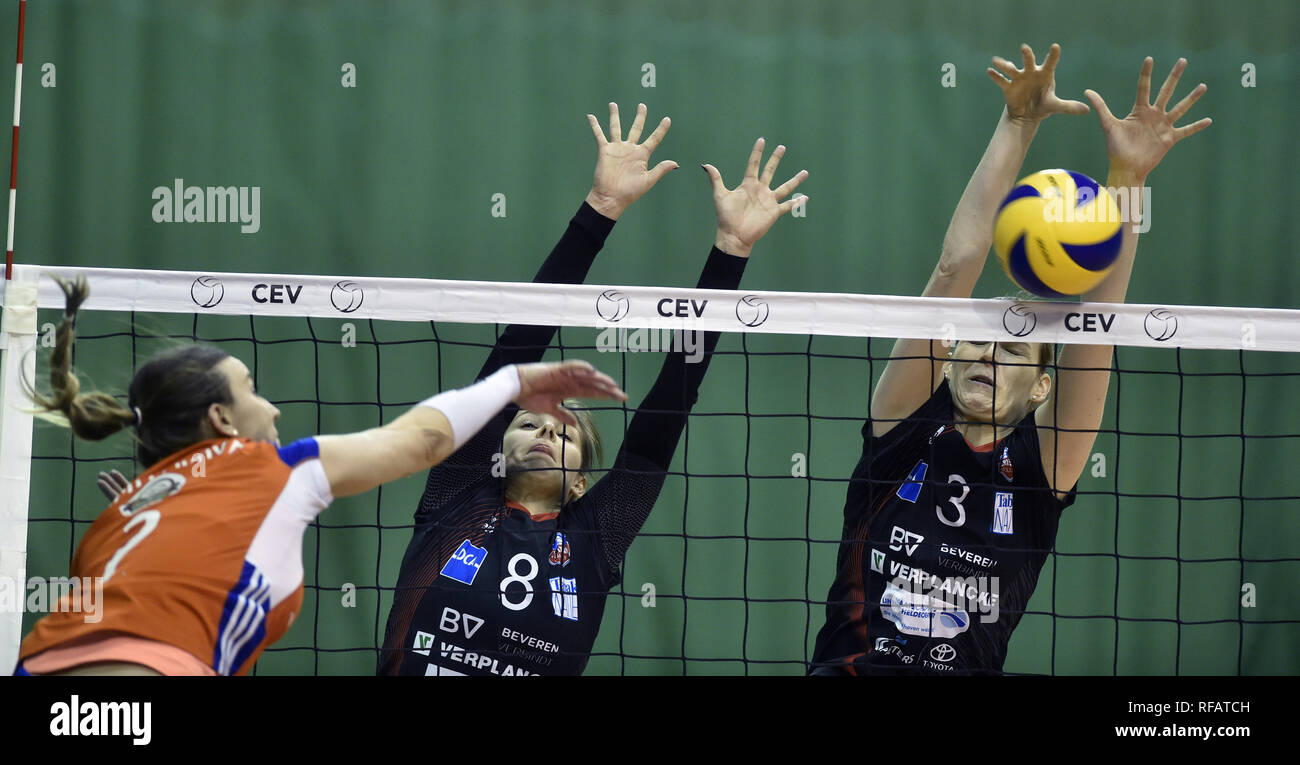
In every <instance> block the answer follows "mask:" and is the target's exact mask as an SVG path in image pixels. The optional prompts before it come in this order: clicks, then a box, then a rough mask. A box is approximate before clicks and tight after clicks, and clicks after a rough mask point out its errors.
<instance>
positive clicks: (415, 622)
mask: <svg viewBox="0 0 1300 765" xmlns="http://www.w3.org/2000/svg"><path fill="white" fill-rule="evenodd" d="M588 119H589V121H590V122H591V127H592V131H593V133H594V134H595V137H596V144H597V151H598V158H597V163H596V174H595V179H594V183H593V186H592V190H591V193H590V194H589V195H588V196H587V200H586V202H584V203H583V205H582V207H581V209H579V211H578V213H577V215H575V216H574V218H573V220H572V221H571V222H570V223H569V228H568V230H567V231H566V232H565V234H564V236H563V237H562V238H561V239H560V242H559V244H557V245H556V247H555V249H554V250H552V252H551V254H550V256H548V257H547V259H546V262H545V263H543V264H542V267H541V270H540V271H538V273H537V276H536V277H535V278H534V281H536V282H551V283H568V284H577V283H581V282H582V281H583V280H584V279H585V278H586V275H587V270H588V269H589V268H590V266H591V264H592V261H593V260H594V259H595V256H596V253H597V252H598V251H599V250H600V248H601V246H602V245H603V243H604V241H605V237H606V236H607V235H608V234H609V232H610V230H611V229H612V227H613V225H614V221H615V220H617V219H618V217H619V216H620V215H621V214H622V213H623V211H624V210H626V209H627V207H628V206H629V205H630V204H632V202H633V201H635V200H636V199H637V198H638V197H639V196H641V194H643V193H645V192H646V191H648V190H649V189H650V188H651V187H652V186H654V184H655V183H656V182H657V181H658V180H659V178H660V177H662V176H663V175H664V174H665V173H666V172H667V171H668V170H670V169H672V167H675V166H676V165H675V163H671V162H661V163H660V164H659V165H658V166H657V167H656V168H655V169H654V170H651V171H647V169H646V168H647V161H648V159H649V157H650V154H651V152H653V151H654V149H655V147H656V146H657V145H658V144H659V141H660V140H661V139H662V138H663V135H664V133H666V132H667V130H668V127H669V121H668V119H667V118H665V119H664V120H663V121H662V122H661V123H660V124H659V126H658V128H657V129H656V130H655V131H654V132H653V133H652V134H651V135H650V137H649V138H648V139H647V140H646V141H645V143H642V144H638V143H637V141H638V140H639V139H640V136H641V130H642V126H643V123H644V121H645V106H644V105H641V106H639V107H638V109H637V116H636V119H635V121H634V122H633V123H632V126H631V130H630V131H629V133H628V136H627V139H626V140H623V138H622V129H621V127H620V125H619V118H618V107H617V106H616V105H614V104H610V125H609V130H610V135H609V138H608V139H606V137H605V135H604V133H603V132H602V130H601V127H600V124H599V122H598V121H597V120H596V118H595V117H593V116H591V115H588ZM784 151H785V149H784V147H782V146H778V147H777V148H776V150H775V152H773V154H772V156H771V158H770V159H769V160H768V162H767V164H766V165H765V166H764V167H763V169H762V173H761V174H760V172H759V163H760V160H761V158H762V152H763V139H761V138H760V139H759V140H758V141H757V142H756V143H755V144H754V148H753V151H752V152H751V154H750V157H749V166H748V169H747V171H746V173H745V177H744V180H743V181H742V182H741V184H740V186H738V187H737V188H736V189H735V190H732V191H728V190H727V189H726V188H725V186H724V185H723V183H722V178H721V176H720V175H719V173H718V171H717V170H716V169H715V168H713V167H712V166H711V165H705V166H704V169H705V172H707V173H708V175H709V179H710V181H711V183H712V185H713V201H714V206H715V211H716V213H717V220H718V231H717V238H716V239H715V241H714V247H713V249H712V251H711V252H710V253H709V257H708V260H707V262H706V263H705V265H704V271H703V273H702V274H701V275H700V280H699V284H698V286H699V287H701V288H711V289H735V288H736V287H737V286H738V285H739V283H740V278H741V274H742V272H743V271H744V268H745V263H746V261H747V258H748V257H749V253H750V248H751V247H753V245H754V243H755V242H757V241H758V240H759V238H761V237H762V236H763V234H764V233H766V231H767V230H768V228H770V227H771V226H772V224H773V223H775V222H776V220H777V218H779V217H780V216H781V215H782V214H784V213H785V212H787V211H788V210H790V209H791V208H792V207H793V206H794V204H795V203H796V202H797V201H798V199H799V198H798V197H791V198H790V199H788V200H786V201H785V202H780V201H779V200H780V199H781V198H782V197H785V196H787V195H788V194H790V193H791V192H792V191H793V190H794V189H795V188H796V187H797V186H798V185H799V184H800V183H801V182H802V181H803V179H804V178H805V177H806V176H807V173H806V172H800V173H798V174H797V175H795V176H794V177H793V178H791V179H790V180H789V181H787V182H786V183H784V184H783V185H781V186H780V187H778V188H777V189H775V190H772V189H770V188H769V187H770V185H771V181H772V177H773V174H774V173H775V172H776V168H777V164H778V163H779V161H780V159H781V156H782V155H783V154H784ZM728 310H729V309H728ZM554 334H555V328H554V327H535V326H520V325H512V326H510V327H508V328H507V329H506V330H505V331H504V332H503V333H502V334H501V338H500V340H498V341H497V344H496V346H495V347H494V348H493V349H492V352H491V354H490V355H489V356H488V359H487V363H486V364H484V366H483V370H482V372H480V375H479V376H480V377H487V378H489V379H491V377H490V376H491V375H493V374H494V373H496V371H497V370H498V369H500V368H501V367H502V366H504V365H506V364H518V363H521V362H523V361H525V360H528V359H532V360H537V359H541V358H542V355H543V354H544V353H545V351H546V348H547V346H548V345H549V343H550V342H551V339H552V338H553V337H554ZM702 334H703V335H704V338H703V342H702V343H701V345H702V346H703V347H702V348H698V347H697V348H692V347H691V346H692V345H693V343H691V342H686V341H683V340H682V339H680V335H679V340H678V341H677V342H678V345H677V346H675V350H674V351H673V352H671V353H669V354H668V356H667V358H666V359H665V361H664V365H663V368H662V371H661V372H660V373H659V377H658V379H657V380H656V381H655V383H654V385H653V387H652V388H651V390H650V392H649V393H648V394H647V395H646V397H645V399H644V400H643V401H642V402H641V405H640V407H639V409H638V411H637V413H636V415H635V416H634V417H633V418H632V420H631V422H630V423H629V424H628V427H627V433H626V436H625V438H624V441H623V444H622V448H621V449H620V450H619V453H618V456H617V457H616V458H615V459H614V463H613V465H612V467H611V469H610V470H609V471H608V472H607V473H606V474H605V475H604V476H603V477H601V478H600V480H598V481H594V482H593V481H591V480H590V479H589V478H588V475H587V473H588V471H590V470H592V469H594V468H596V467H598V464H597V463H598V462H599V448H598V444H599V440H598V439H599V436H598V434H597V433H596V431H595V429H594V427H593V426H592V424H591V420H590V418H589V417H587V415H586V413H585V412H581V411H579V412H575V414H577V415H579V421H580V427H577V428H565V427H563V426H562V423H560V422H559V421H558V420H557V419H555V418H554V417H551V416H549V415H546V414H542V413H539V412H534V411H527V410H522V409H518V408H513V407H512V408H510V409H508V410H506V411H504V412H503V413H502V414H500V415H498V417H497V419H495V420H494V421H493V422H491V423H489V424H488V425H487V426H486V427H485V428H484V429H483V430H481V431H480V432H479V433H478V435H477V436H475V437H474V438H473V439H472V440H471V441H470V442H469V443H467V444H465V446H464V447H462V448H461V449H460V450H459V451H457V452H456V453H455V454H453V455H452V456H451V457H450V458H448V459H447V461H445V462H444V463H442V464H441V465H440V466H439V469H437V470H432V471H430V473H429V481H428V485H427V487H426V489H425V493H424V496H423V498H422V499H421V501H420V507H419V509H418V510H417V512H416V515H415V522H416V529H415V533H414V535H413V537H412V539H411V543H410V545H409V546H408V547H407V550H406V555H405V557H404V558H403V561H402V569H401V573H400V574H399V577H398V582H397V588H396V592H395V594H394V599H393V607H392V610H391V611H390V612H389V617H388V627H387V631H386V634H385V638H384V649H383V652H382V654H381V657H380V664H379V672H380V674H402V675H576V674H579V673H581V672H582V670H583V668H584V667H585V666H586V664H587V660H588V658H589V656H590V652H591V648H592V646H593V645H594V644H595V641H596V635H597V633H598V631H599V629H600V620H601V615H602V613H603V611H604V607H605V597H606V595H607V594H608V592H609V590H610V588H612V587H614V586H616V585H617V584H618V582H619V578H620V572H621V567H622V562H623V556H624V555H625V554H626V552H627V549H628V547H629V546H630V545H631V544H632V540H633V538H634V537H635V536H636V534H637V532H638V531H639V530H640V528H641V526H642V524H644V523H645V520H646V518H647V517H648V516H649V514H650V510H651V509H652V508H653V507H654V504H655V500H656V498H657V497H658V495H659V490H660V488H661V487H662V485H663V481H664V477H665V475H666V473H667V470H668V467H669V463H670V462H671V461H672V456H673V452H674V451H675V450H676V448H677V442H678V441H679V440H680V437H681V434H682V429H683V427H684V426H685V424H686V416H687V413H688V412H689V411H690V409H691V407H692V406H693V405H694V403H695V400H696V397H697V394H698V390H699V386H700V383H701V381H702V380H703V379H704V374H705V372H706V371H707V369H708V366H709V358H710V355H711V354H712V352H713V349H714V347H715V346H716V345H717V342H718V333H716V332H708V333H702Z"/></svg>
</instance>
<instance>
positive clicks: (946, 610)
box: [880, 584, 970, 638]
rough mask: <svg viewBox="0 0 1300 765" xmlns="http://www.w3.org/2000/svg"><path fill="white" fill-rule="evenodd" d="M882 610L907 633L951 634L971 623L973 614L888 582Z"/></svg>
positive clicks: (882, 597) (962, 630)
mask: <svg viewBox="0 0 1300 765" xmlns="http://www.w3.org/2000/svg"><path fill="white" fill-rule="evenodd" d="M880 613H881V614H882V615H883V616H884V617H885V618H886V619H888V620H890V621H891V622H893V623H894V626H895V627H897V628H898V631H899V632H902V633H903V634H905V635H920V636H922V637H934V638H951V637H956V636H957V635H959V634H961V633H963V632H965V631H966V629H967V628H968V627H970V614H968V613H967V612H966V610H965V609H962V608H958V607H956V606H954V605H952V604H951V603H944V602H943V601H940V600H936V599H934V598H931V597H930V596H929V595H925V594H923V593H912V592H908V591H907V590H903V589H899V588H898V587H895V586H894V585H893V584H888V585H886V586H885V593H884V594H883V595H881V596H880Z"/></svg>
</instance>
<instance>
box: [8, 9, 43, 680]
mask: <svg viewBox="0 0 1300 765" xmlns="http://www.w3.org/2000/svg"><path fill="white" fill-rule="evenodd" d="M26 17H27V0H18V56H17V59H18V63H17V71H16V73H15V74H14V134H13V146H12V148H11V150H10V154H9V234H8V245H7V247H6V249H5V291H4V292H5V295H4V312H3V314H2V315H0V352H2V353H3V360H2V361H0V364H2V366H0V590H4V589H7V590H8V593H9V596H10V598H9V600H10V602H9V603H5V602H4V598H0V674H4V675H9V674H13V670H14V666H15V665H16V664H17V663H18V644H19V642H20V641H21V639H22V627H23V609H22V602H23V597H24V596H25V594H26V587H25V586H23V585H24V583H25V582H26V581H27V503H28V495H29V488H30V484H31V467H32V414H31V411H30V409H31V408H30V407H25V406H23V405H22V404H23V402H24V400H25V399H24V397H23V395H22V390H21V388H20V387H19V379H20V378H19V375H21V374H23V373H26V374H28V375H32V377H30V378H29V379H35V374H36V355H35V354H34V353H31V352H30V351H32V350H33V349H34V348H35V347H36V281H35V276H34V275H33V276H32V278H31V279H30V281H23V282H15V281H13V273H14V211H15V205H16V203H17V199H18V116H19V114H20V112H21V111H22V104H23V100H22V93H23V27H24V22H25V21H26Z"/></svg>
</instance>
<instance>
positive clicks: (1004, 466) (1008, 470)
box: [998, 446, 1016, 482]
mask: <svg viewBox="0 0 1300 765" xmlns="http://www.w3.org/2000/svg"><path fill="white" fill-rule="evenodd" d="M998 472H999V473H1001V474H1002V477H1003V478H1005V479H1007V481H1008V482H1010V481H1013V480H1015V475H1016V470H1015V468H1014V467H1012V465H1011V450H1010V449H1008V448H1007V447H1005V446H1004V447H1002V459H1001V461H999V462H998Z"/></svg>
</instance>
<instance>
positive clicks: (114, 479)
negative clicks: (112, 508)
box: [95, 470, 131, 502]
mask: <svg viewBox="0 0 1300 765" xmlns="http://www.w3.org/2000/svg"><path fill="white" fill-rule="evenodd" d="M95 483H96V484H98V485H99V490H100V491H102V492H103V493H104V496H105V497H108V501H109V502H112V501H113V500H115V499H117V498H118V496H119V495H120V494H121V493H122V492H124V491H126V490H127V489H129V488H131V481H130V480H128V479H127V477H126V476H124V475H122V474H121V473H119V472H117V471H116V470H110V471H108V472H107V473H100V474H99V476H98V477H97V478H96V479H95Z"/></svg>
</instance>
